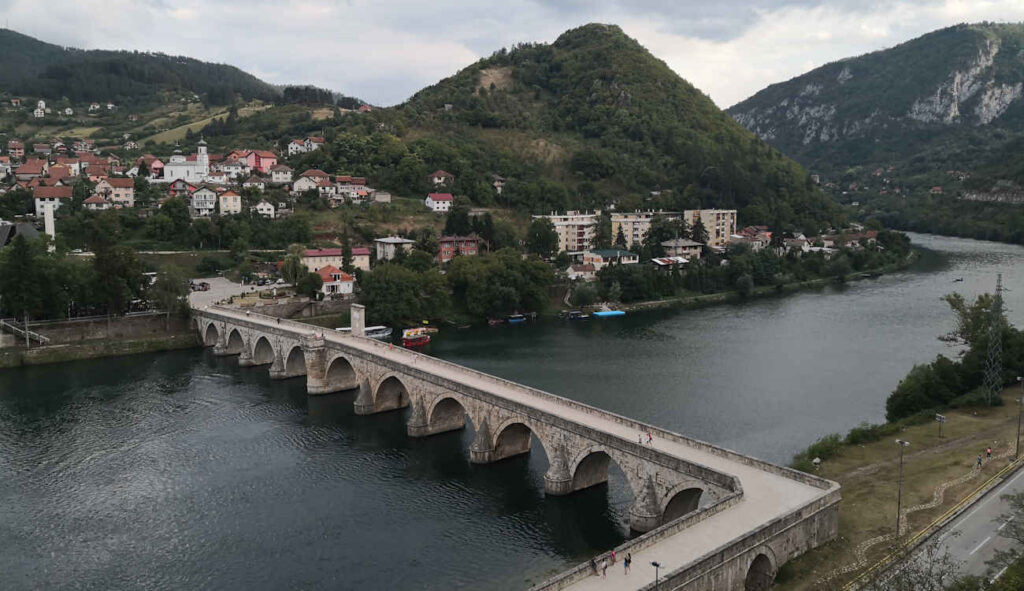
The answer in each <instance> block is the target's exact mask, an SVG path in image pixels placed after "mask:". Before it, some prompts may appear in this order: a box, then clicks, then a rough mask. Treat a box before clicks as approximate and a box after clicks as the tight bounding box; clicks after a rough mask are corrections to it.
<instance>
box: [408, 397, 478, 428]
mask: <svg viewBox="0 0 1024 591" xmlns="http://www.w3.org/2000/svg"><path fill="white" fill-rule="evenodd" d="M421 402H422V401H421V400H416V401H414V402H413V406H412V417H410V418H409V423H408V424H407V425H406V432H407V433H408V434H409V437H428V436H430V435H437V434H439V433H448V432H449V431H458V430H460V429H465V428H466V409H465V408H464V407H463V406H462V405H461V404H460V403H459V402H458V401H457V400H455V399H454V398H444V399H443V400H441V402H439V403H437V404H436V405H435V406H434V408H433V410H432V411H431V412H430V416H429V417H428V416H427V411H426V406H424V405H423V404H422V403H421Z"/></svg>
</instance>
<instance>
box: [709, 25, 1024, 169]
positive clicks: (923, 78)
mask: <svg viewBox="0 0 1024 591" xmlns="http://www.w3.org/2000/svg"><path fill="white" fill-rule="evenodd" d="M1022 48H1024V27H1022V26H1021V25H991V24H984V25H960V26H957V27H951V28H948V29H943V30H940V31H936V32H933V33H929V34H928V35H925V36H923V37H920V38H918V39H914V40H912V41H909V42H907V43H904V44H902V45H899V46H897V47H894V48H892V49H888V50H884V51H879V52H875V53H871V54H867V55H863V56H860V57H856V58H850V59H846V60H843V61H841V62H836V63H832V64H828V65H826V66H822V67H821V68H818V69H816V70H813V71H811V72H808V73H807V74H804V75H802V76H799V77H797V78H794V79H792V80H789V81H787V82H783V83H780V84H776V85H773V86H770V87H768V88H766V89H765V90H763V91H761V92H759V93H757V94H755V95H754V96H753V97H751V98H749V99H747V100H745V101H743V102H741V103H739V104H737V105H735V106H733V107H732V108H730V109H728V112H729V114H731V115H732V116H733V117H734V118H735V119H736V120H737V121H738V122H739V123H741V124H742V125H743V126H745V127H746V128H748V129H750V130H751V131H753V132H754V133H756V134H757V135H759V136H760V137H761V138H762V139H764V140H765V141H768V142H769V143H772V144H773V145H775V146H776V147H777V148H779V149H781V150H782V151H783V152H785V153H786V154H788V155H790V156H792V157H795V158H796V159H797V160H798V161H801V162H802V163H803V164H805V165H808V166H812V167H824V168H827V167H829V166H834V167H839V166H849V165H856V164H868V163H873V162H876V161H878V160H877V159H878V158H879V157H881V156H882V154H880V153H879V150H878V149H876V146H873V145H872V144H884V145H885V146H886V147H885V149H884V151H885V152H886V153H887V154H886V155H885V157H886V158H888V159H889V160H890V161H891V160H892V159H893V158H894V157H895V158H896V159H899V154H898V152H899V151H900V150H901V148H900V147H899V145H898V144H894V143H892V140H893V138H901V139H903V140H906V142H905V143H906V145H907V146H908V147H909V146H910V145H914V146H916V148H915V149H922V145H921V142H922V141H925V140H926V138H927V141H938V140H939V139H941V138H942V137H944V136H945V134H947V133H954V134H955V133H958V132H960V131H961V130H963V129H964V128H969V127H975V128H976V127H986V126H987V127H996V128H1004V129H1006V130H1011V131H1012V132H1017V131H1018V130H1020V129H1021V126H1020V122H1021V121H1022V119H1024V106H1022V105H1024V99H1022V96H1021V94H1022V90H1024V49H1022Z"/></svg>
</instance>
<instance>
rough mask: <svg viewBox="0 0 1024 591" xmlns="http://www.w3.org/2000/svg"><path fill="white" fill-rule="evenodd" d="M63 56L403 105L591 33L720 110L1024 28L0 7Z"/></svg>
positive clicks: (883, 8) (312, 3)
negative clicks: (501, 55)
mask: <svg viewBox="0 0 1024 591" xmlns="http://www.w3.org/2000/svg"><path fill="white" fill-rule="evenodd" d="M0 14H3V15H4V18H5V19H7V22H8V23H9V26H10V27H11V28H12V29H14V30H17V31H20V32H23V33H26V34H29V35H32V36H35V37H38V38H40V39H42V40H44V41H49V42H51V43H57V44H61V45H71V46H77V47H85V48H103V49H134V50H140V51H142V50H146V51H162V52H165V53H171V54H183V55H188V56H192V57H196V58H199V59H204V60H209V61H216V62H222V63H229V64H233V65H236V66H238V67H240V68H242V69H244V70H246V71H249V72H252V73H254V74H257V75H259V76H260V77H261V78H264V79H265V80H267V81H269V82H274V83H309V84H315V85H318V86H324V87H327V88H331V89H334V90H338V91H340V92H344V93H347V94H351V95H355V96H359V97H362V98H364V99H367V100H369V101H371V102H374V103H376V104H394V103H397V102H400V101H402V100H404V99H405V98H407V97H408V96H409V95H411V94H412V93H413V92H415V91H416V90H418V89H420V88H422V87H423V86H425V85H427V84H431V83H434V82H436V81H437V80H439V79H441V78H443V77H445V76H449V75H451V74H453V73H454V72H455V71H457V70H458V69H459V68H462V67H465V66H466V65H468V64H470V63H472V62H473V61H474V60H476V59H478V58H480V57H484V56H486V55H488V54H490V53H491V52H492V51H494V50H496V49H498V48H500V47H502V46H508V45H511V44H514V43H517V42H530V41H551V40H553V39H554V38H555V37H556V36H557V35H558V34H559V33H560V32H562V31H564V30H566V29H568V28H571V27H575V26H579V25H581V24H584V23H587V22H606V23H617V24H620V25H622V27H623V29H624V30H625V31H626V32H627V33H628V34H630V35H631V36H633V37H635V38H636V39H637V40H638V41H640V43H642V44H643V45H645V46H646V47H647V48H648V49H650V50H651V51H652V52H653V53H654V54H655V55H656V56H658V57H659V58H661V59H663V60H664V61H665V62H667V63H668V64H669V66H671V67H672V68H673V69H674V70H675V71H676V72H678V73H679V74H680V75H682V76H683V77H685V78H687V79H688V80H690V82H692V83H693V84H694V85H695V86H697V87H698V88H700V89H701V90H703V91H704V92H705V93H707V94H708V95H710V96H711V97H712V98H713V99H714V100H715V102H716V103H717V104H718V105H719V106H722V107H727V106H729V105H732V104H733V103H735V102H737V101H739V100H742V99H743V98H746V97H747V96H749V95H751V94H753V93H754V92H757V91H758V90H760V89H761V88H763V87H765V86H767V85H768V84H771V83H774V82H780V81H783V80H786V79H788V78H791V77H793V76H796V75H799V74H801V73H803V72H805V71H807V70H809V69H811V68H813V67H817V66H820V65H822V64H824V63H827V62H829V61H834V60H837V59H840V58H843V57H849V56H852V55H858V54H861V53H864V52H867V51H873V50H876V49H882V48H884V47H890V46H892V45H895V44H897V43H900V42H903V41H905V40H908V39H910V38H913V37H916V36H918V35H921V34H923V33H926V32H928V31H931V30H934V29H937V28H941V27H944V26H948V25H952V24H955V23H958V22H976V21H981V20H993V21H1013V20H1016V21H1019V20H1024V4H1022V3H1021V2H1020V0H896V1H895V2H885V1H881V0H879V1H877V2H855V1H851V2H838V3H837V2H824V1H821V0H754V1H752V2H746V1H744V2H741V1H738V0H720V1H719V2H716V3H707V2H704V1H703V0H680V1H678V2H674V3H671V4H666V3H660V2H642V1H641V2H639V3H638V2H626V1H624V0H596V1H594V2H580V1H577V0H519V1H517V2H501V1H499V0H480V1H477V2H470V1H465V0H436V1H435V2H433V3H429V4H427V3H421V2H415V1H413V0H390V1H380V0H348V1H342V2H335V1H330V0H299V1H296V2H286V3H282V2H275V1H271V0H250V2H246V3H240V2H235V1H233V0H230V1H228V0H205V1H200V0H175V1H174V2H169V1H166V0H142V1H138V0H136V1H132V0H51V1H50V2H46V3H40V2H37V1H35V0H0Z"/></svg>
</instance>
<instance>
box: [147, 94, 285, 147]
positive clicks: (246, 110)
mask: <svg viewBox="0 0 1024 591" xmlns="http://www.w3.org/2000/svg"><path fill="white" fill-rule="evenodd" d="M268 108H270V105H263V104H258V103H252V104H249V105H246V106H244V107H242V108H241V109H239V110H238V116H239V117H248V116H249V115H252V114H253V113H256V112H258V111H261V110H263V109H268ZM207 113H209V114H208V115H207V116H206V117H204V118H202V119H199V120H195V121H191V122H189V123H186V124H185V125H180V126H178V127H175V128H172V129H168V130H166V131H161V132H160V133H157V134H153V135H151V136H149V137H147V138H143V139H142V141H141V142H140V143H145V142H148V141H153V142H154V143H171V142H176V141H180V140H183V139H185V135H186V134H187V133H188V131H189V130H192V133H196V132H198V131H199V130H200V129H202V128H204V127H206V126H207V125H209V123H210V122H211V121H213V120H214V118H216V117H224V116H226V115H227V114H228V111H227V109H222V110H218V111H207ZM189 114H190V115H192V112H191V110H190V112H189ZM156 121H160V120H159V119H158V120H156Z"/></svg>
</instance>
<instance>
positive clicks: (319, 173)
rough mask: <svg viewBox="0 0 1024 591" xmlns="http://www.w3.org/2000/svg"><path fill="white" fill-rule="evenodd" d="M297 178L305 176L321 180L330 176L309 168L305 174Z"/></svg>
mask: <svg viewBox="0 0 1024 591" xmlns="http://www.w3.org/2000/svg"><path fill="white" fill-rule="evenodd" d="M299 176H305V177H310V176H315V177H321V178H330V176H331V175H329V174H327V173H326V172H324V171H322V170H318V169H316V168H311V169H309V170H307V171H306V172H304V173H302V174H300V175H299Z"/></svg>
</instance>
